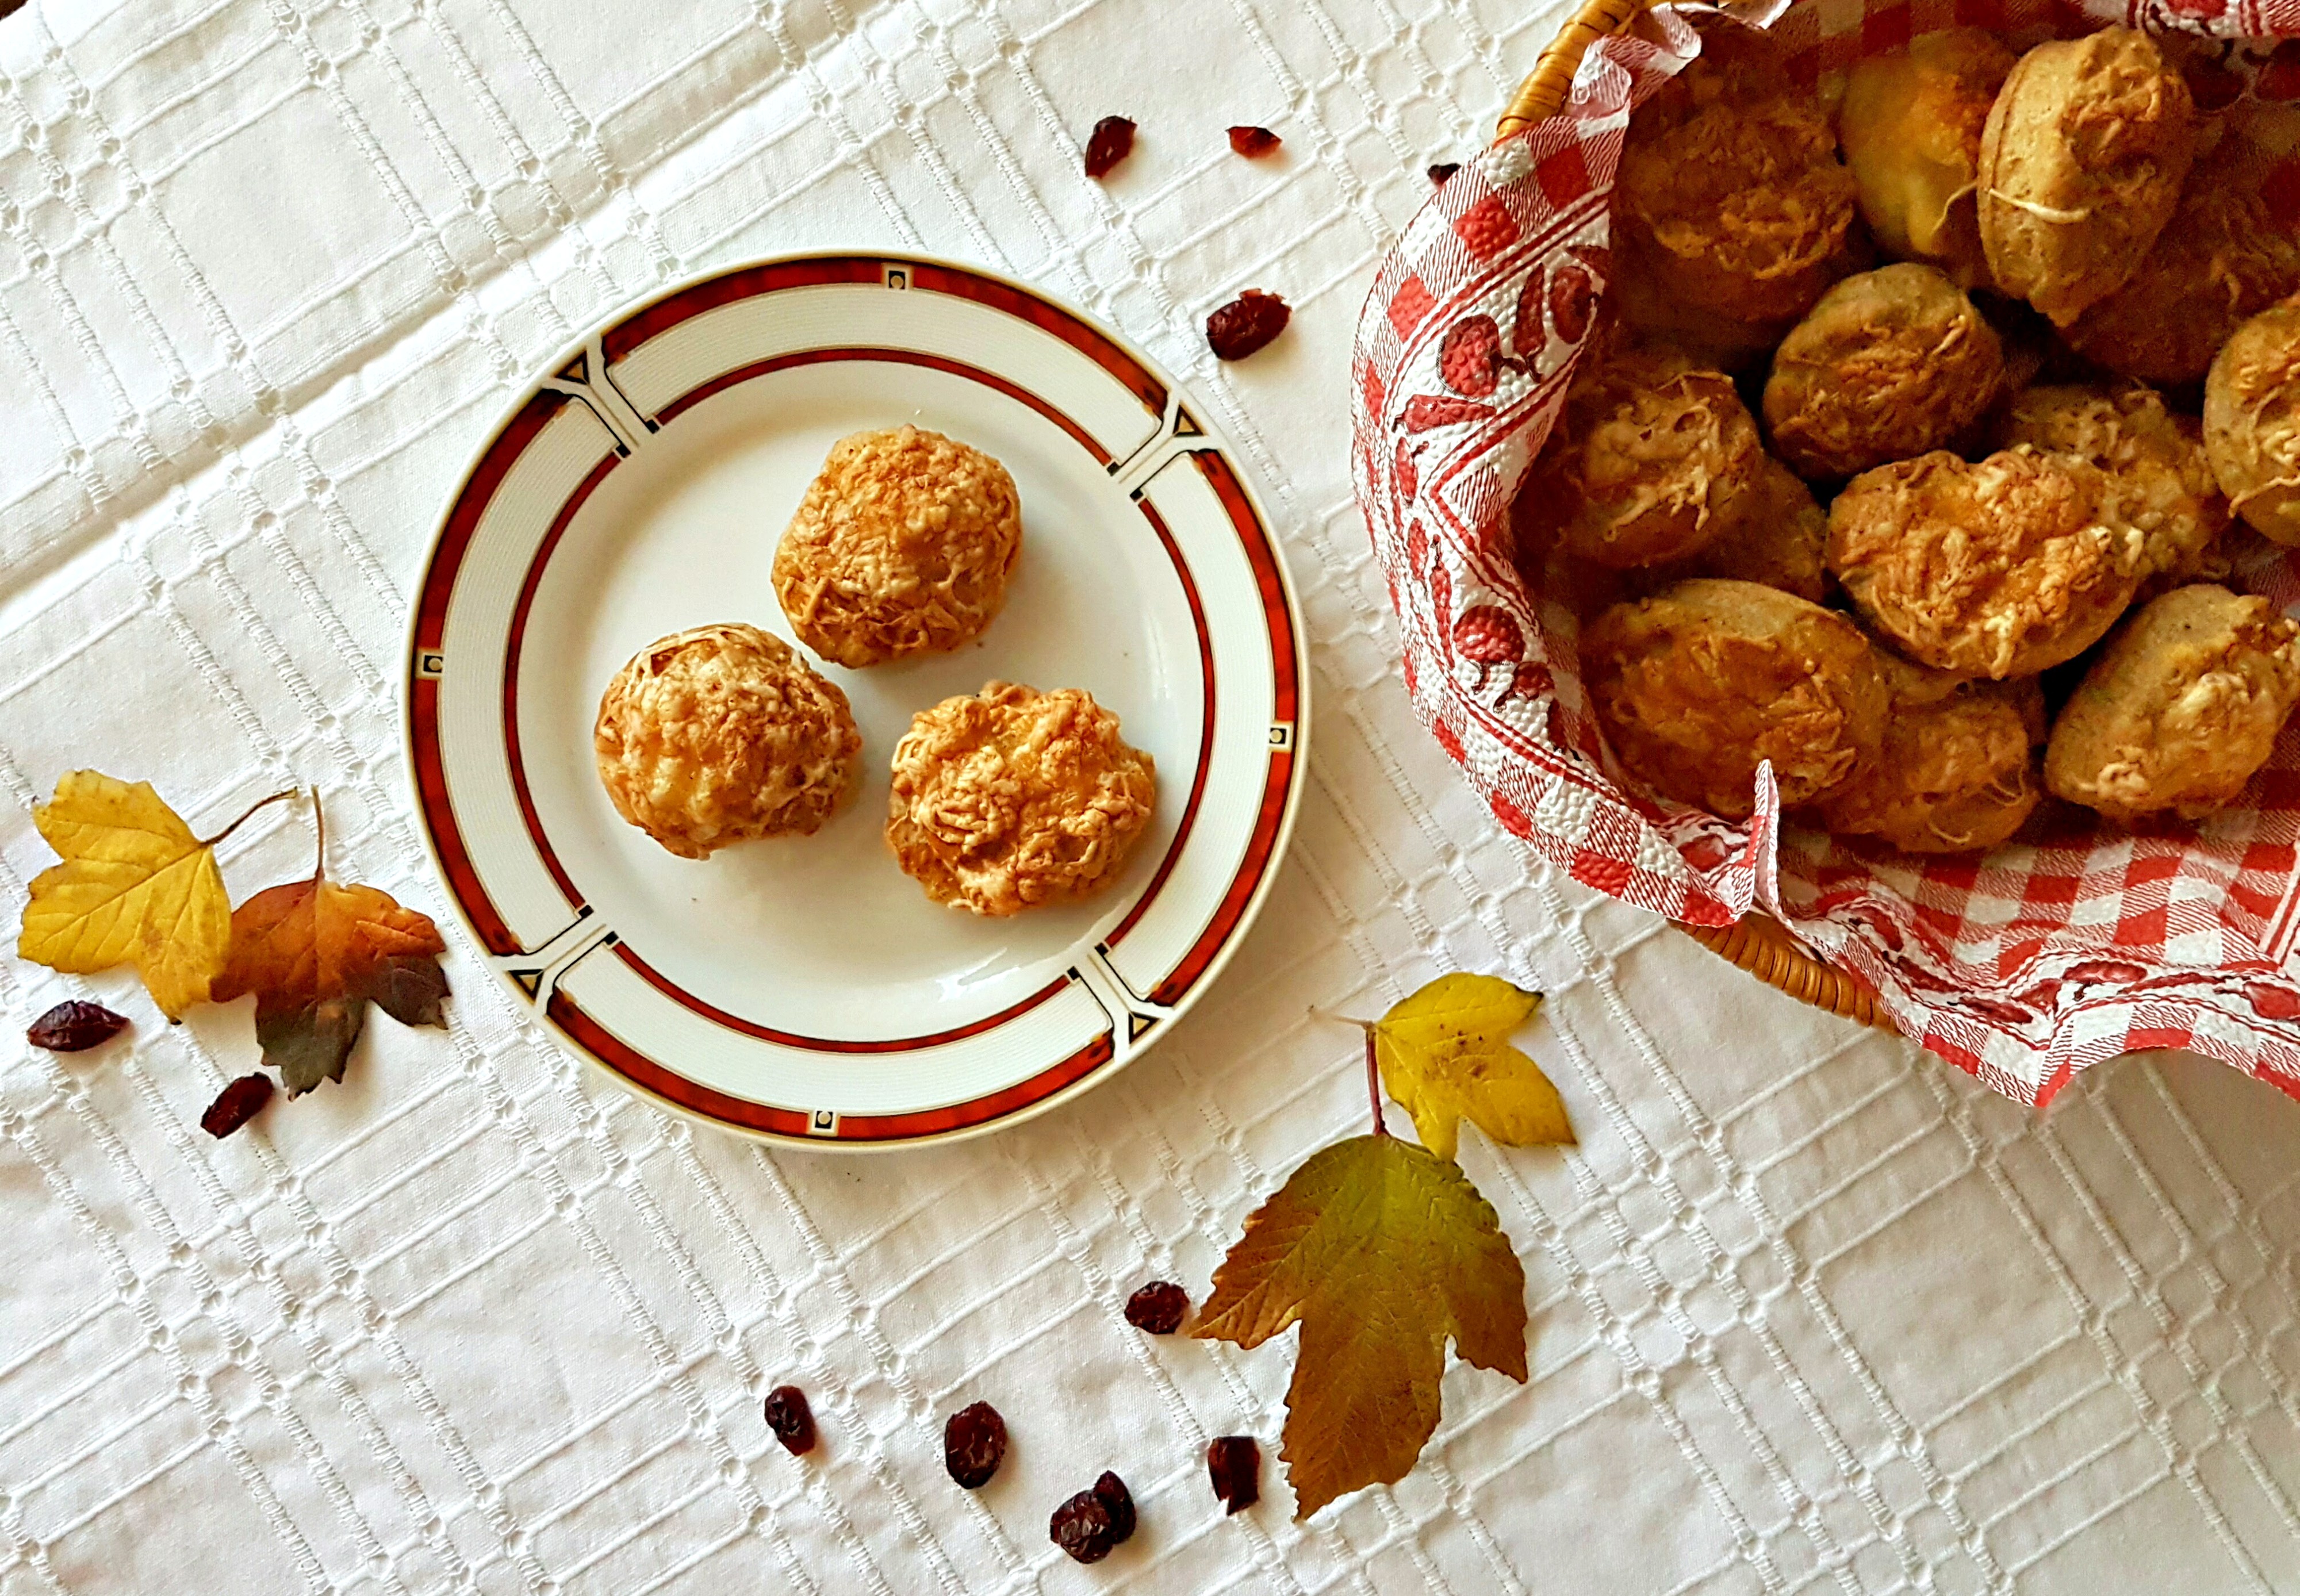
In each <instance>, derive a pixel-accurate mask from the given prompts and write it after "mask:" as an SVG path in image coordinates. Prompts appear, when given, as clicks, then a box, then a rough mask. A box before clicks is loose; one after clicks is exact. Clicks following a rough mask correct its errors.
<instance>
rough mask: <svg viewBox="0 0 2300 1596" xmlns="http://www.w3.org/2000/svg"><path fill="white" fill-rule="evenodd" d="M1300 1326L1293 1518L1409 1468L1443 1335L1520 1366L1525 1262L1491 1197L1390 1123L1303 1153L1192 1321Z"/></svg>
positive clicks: (1434, 1412)
mask: <svg viewBox="0 0 2300 1596" xmlns="http://www.w3.org/2000/svg"><path fill="white" fill-rule="evenodd" d="M1296 1324H1299V1325H1300V1326H1302V1339H1301V1345H1300V1348H1299V1350H1298V1351H1297V1354H1296V1359H1295V1363H1294V1379H1293V1383H1292V1384H1290V1385H1288V1387H1287V1391H1286V1434H1285V1446H1284V1450H1283V1451H1281V1453H1280V1456H1281V1457H1282V1458H1283V1459H1285V1462H1286V1475H1287V1478H1288V1481H1289V1482H1290V1483H1291V1484H1292V1485H1293V1487H1294V1503H1295V1508H1294V1516H1295V1517H1296V1518H1307V1517H1309V1516H1310V1515H1311V1514H1313V1513H1314V1512H1316V1511H1317V1510H1318V1509H1320V1508H1321V1507H1323V1506H1325V1505H1326V1504H1327V1503H1328V1502H1329V1501H1331V1500H1334V1499H1335V1498H1336V1497H1338V1496H1340V1495H1342V1494H1344V1493H1345V1492H1351V1491H1355V1490H1358V1489H1360V1488H1361V1487H1363V1486H1366V1485H1372V1484H1392V1483H1394V1482H1396V1481H1397V1480H1400V1479H1403V1478H1404V1476H1405V1473H1406V1471H1407V1470H1408V1469H1410V1468H1412V1467H1413V1464H1414V1459H1417V1458H1419V1457H1420V1456H1421V1449H1422V1446H1423V1445H1424V1444H1425V1443H1426V1442H1428V1441H1429V1436H1430V1433H1431V1432H1432V1431H1434V1430H1435V1429H1437V1427H1438V1417H1439V1380H1440V1377H1441V1376H1443V1375H1444V1374H1445V1372H1446V1342H1448V1341H1451V1342H1453V1343H1454V1353H1455V1355H1456V1356H1458V1357H1459V1358H1461V1359H1463V1361H1464V1362H1467V1363H1471V1364H1475V1365H1476V1366H1477V1367H1479V1368H1488V1369H1494V1370H1497V1371H1498V1372H1500V1373H1502V1374H1504V1375H1507V1376H1509V1377H1510V1378H1511V1379H1513V1380H1516V1381H1518V1382H1520V1383H1521V1384H1522V1383H1523V1382H1524V1380H1525V1378H1526V1314H1525V1270H1524V1268H1522V1267H1521V1265H1520V1264H1519V1262H1518V1260H1517V1254H1516V1252H1515V1251H1513V1250H1512V1248H1511V1246H1510V1242H1509V1238H1508V1237H1507V1236H1506V1235H1504V1234H1502V1229H1501V1223H1500V1221H1499V1220H1498V1219H1497V1218H1496V1217H1495V1214H1494V1209H1493V1205H1492V1204H1491V1203H1489V1202H1488V1201H1486V1200H1485V1198H1484V1197H1482V1196H1480V1195H1479V1193H1478V1189H1477V1187H1475V1186H1473V1185H1471V1184H1470V1182H1469V1180H1468V1178H1467V1177H1466V1176H1463V1173H1462V1171H1461V1169H1460V1168H1458V1167H1457V1166H1456V1165H1454V1163H1453V1162H1451V1161H1450V1160H1445V1159H1441V1158H1438V1156H1436V1155H1435V1154H1434V1153H1431V1152H1429V1151H1425V1150H1424V1149H1422V1148H1419V1147H1416V1146H1414V1145H1413V1143H1411V1142H1401V1141H1399V1140H1398V1139H1397V1138H1396V1137H1395V1136H1389V1135H1371V1136H1353V1137H1351V1138H1350V1139H1349V1140H1348V1141H1346V1142H1337V1143H1334V1144H1333V1145H1332V1146H1330V1147H1328V1148H1325V1149H1323V1150H1321V1151H1318V1152H1315V1153H1313V1154H1312V1155H1311V1156H1310V1158H1309V1159H1308V1160H1307V1161H1305V1162H1304V1164H1303V1165H1302V1167H1301V1168H1298V1169H1296V1170H1295V1171H1294V1173H1293V1174H1292V1175H1291V1176H1288V1179H1287V1182H1286V1185H1284V1186H1283V1187H1282V1188H1280V1189H1279V1191H1278V1193H1276V1194H1275V1195H1273V1196H1271V1199H1270V1200H1269V1201H1266V1202H1264V1203H1263V1205H1262V1206H1261V1207H1260V1208H1258V1209H1255V1210H1254V1212H1253V1213H1252V1214H1250V1215H1249V1216H1247V1218H1246V1228H1245V1232H1244V1234H1241V1235H1240V1236H1239V1237H1238V1243H1237V1244H1236V1245H1235V1246H1233V1247H1232V1248H1231V1249H1230V1250H1229V1255H1228V1256H1227V1257H1225V1258H1224V1259H1222V1261H1221V1265H1220V1266H1219V1267H1218V1268H1216V1269H1215V1270H1214V1280H1213V1294H1212V1295H1211V1296H1209V1297H1208V1298H1207V1300H1206V1305H1205V1308H1204V1310H1203V1311H1202V1312H1201V1313H1200V1314H1199V1315H1198V1318H1197V1322H1196V1324H1194V1325H1193V1326H1191V1327H1190V1332H1189V1333H1190V1334H1191V1335H1193V1336H1196V1337H1197V1338H1198V1339H1200V1340H1204V1341H1227V1342H1233V1343H1235V1344H1236V1345H1238V1346H1240V1347H1246V1348H1253V1347H1258V1346H1260V1345H1261V1344H1262V1343H1263V1342H1265V1341H1268V1340H1269V1339H1270V1338H1271V1336H1273V1335H1277V1334H1281V1333H1282V1332H1284V1331H1285V1330H1286V1329H1287V1328H1288V1326H1293V1325H1296Z"/></svg>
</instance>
